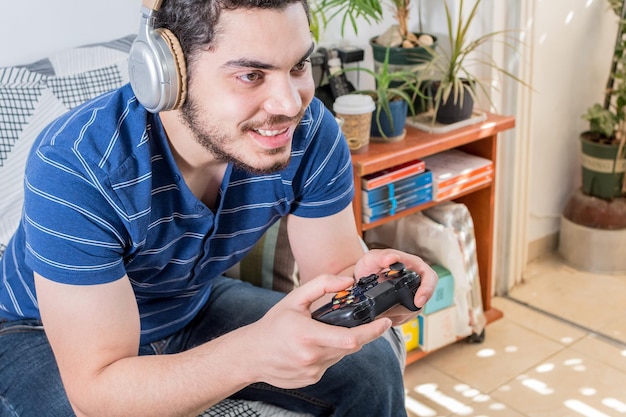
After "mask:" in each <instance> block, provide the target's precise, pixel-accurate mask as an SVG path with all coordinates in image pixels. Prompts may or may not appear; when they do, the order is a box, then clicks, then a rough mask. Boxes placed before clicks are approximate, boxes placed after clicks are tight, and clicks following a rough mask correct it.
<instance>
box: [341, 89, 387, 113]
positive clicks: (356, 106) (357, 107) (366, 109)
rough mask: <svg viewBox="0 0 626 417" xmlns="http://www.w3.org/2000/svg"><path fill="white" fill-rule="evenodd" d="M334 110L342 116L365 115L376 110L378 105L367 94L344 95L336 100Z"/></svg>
mask: <svg viewBox="0 0 626 417" xmlns="http://www.w3.org/2000/svg"><path fill="white" fill-rule="evenodd" d="M333 110H334V111H335V113H341V114H364V113H371V112H373V111H374V110H376V105H375V104H374V100H373V99H372V97H370V96H368V95H367V94H344V95H343V96H339V97H337V98H336V99H335V102H334V103H333Z"/></svg>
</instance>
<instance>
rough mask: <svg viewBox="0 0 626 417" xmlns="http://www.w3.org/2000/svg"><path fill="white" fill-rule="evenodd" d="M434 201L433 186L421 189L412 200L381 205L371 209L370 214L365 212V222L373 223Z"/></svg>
mask: <svg viewBox="0 0 626 417" xmlns="http://www.w3.org/2000/svg"><path fill="white" fill-rule="evenodd" d="M431 200H432V186H426V187H424V188H421V189H420V190H419V192H418V193H417V194H415V195H413V196H412V197H411V198H409V199H407V200H404V201H400V202H389V203H388V204H380V205H378V207H375V208H370V209H369V211H368V212H363V222H364V223H371V222H373V221H376V220H378V219H382V218H383V217H386V216H393V215H394V214H396V213H398V212H400V211H403V210H407V209H409V208H412V207H416V206H419V205H420V204H425V203H428V202H429V201H431Z"/></svg>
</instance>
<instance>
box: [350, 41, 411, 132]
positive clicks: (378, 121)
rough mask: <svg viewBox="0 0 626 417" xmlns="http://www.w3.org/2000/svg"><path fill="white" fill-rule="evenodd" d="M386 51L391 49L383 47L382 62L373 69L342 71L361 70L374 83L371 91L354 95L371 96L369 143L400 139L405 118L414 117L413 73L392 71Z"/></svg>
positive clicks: (354, 69) (388, 52) (352, 69)
mask: <svg viewBox="0 0 626 417" xmlns="http://www.w3.org/2000/svg"><path fill="white" fill-rule="evenodd" d="M390 51H391V48H387V52H386V54H385V59H384V60H383V62H382V64H381V65H380V66H379V67H378V68H376V69H375V70H372V69H370V68H367V67H350V68H344V69H343V70H342V72H348V71H363V72H365V73H366V74H369V75H370V76H371V77H372V78H373V79H374V81H375V86H376V87H375V89H373V90H372V89H362V90H357V91H355V92H354V94H367V95H369V96H371V97H372V99H373V100H374V103H375V105H376V109H375V110H374V112H373V115H372V128H371V132H370V136H371V140H372V141H373V142H376V141H379V142H395V141H399V140H402V139H404V136H405V135H406V131H405V129H404V128H405V124H406V118H407V115H408V114H409V113H410V114H411V115H414V114H415V108H414V106H413V101H414V100H415V96H416V95H417V93H416V91H415V88H416V86H417V83H416V82H417V76H416V71H415V70H413V69H403V70H393V69H392V67H391V66H390V64H389V56H390Z"/></svg>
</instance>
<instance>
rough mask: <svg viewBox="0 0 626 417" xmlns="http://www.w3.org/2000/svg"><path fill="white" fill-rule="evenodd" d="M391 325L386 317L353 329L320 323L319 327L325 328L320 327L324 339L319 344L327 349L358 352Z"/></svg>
mask: <svg viewBox="0 0 626 417" xmlns="http://www.w3.org/2000/svg"><path fill="white" fill-rule="evenodd" d="M391 325H392V323H391V320H390V319H388V318H386V317H382V318H379V319H376V320H374V321H373V322H371V323H366V324H361V325H358V326H356V327H351V328H347V327H342V326H334V325H332V324H326V323H322V322H320V323H319V326H324V327H323V328H322V327H320V332H319V334H323V335H324V338H323V339H320V340H319V341H318V343H319V344H320V346H323V347H327V348H332V349H343V350H347V351H349V352H356V351H357V350H359V349H361V346H363V345H365V344H366V343H369V342H371V341H372V340H375V339H377V338H379V337H380V336H382V335H383V333H385V332H386V331H387V330H388V329H389V328H390V327H391Z"/></svg>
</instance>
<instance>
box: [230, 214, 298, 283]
mask: <svg viewBox="0 0 626 417" xmlns="http://www.w3.org/2000/svg"><path fill="white" fill-rule="evenodd" d="M225 275H226V276H229V277H232V278H239V279H241V280H243V281H247V282H250V283H252V284H254V285H256V286H259V287H263V288H267V289H270V290H275V291H282V292H289V291H291V290H292V289H294V288H296V287H297V286H298V285H300V278H299V275H298V265H296V261H295V259H294V257H293V252H291V246H290V245H289V239H288V238H287V220H286V219H285V218H282V219H280V220H279V221H278V222H276V223H274V224H273V225H272V226H271V227H270V228H269V229H268V230H267V231H266V232H265V234H264V235H263V237H262V238H261V240H259V241H258V242H257V243H256V245H255V246H254V248H252V250H251V251H250V253H248V254H247V255H246V257H245V258H244V259H242V260H241V262H239V263H238V264H237V265H235V266H234V267H232V268H231V269H229V270H228V271H226V274H225Z"/></svg>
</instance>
